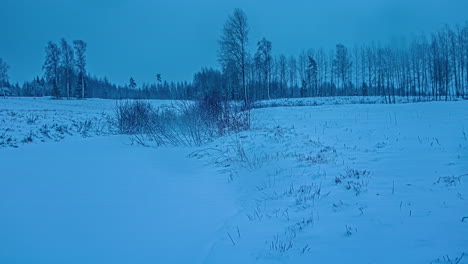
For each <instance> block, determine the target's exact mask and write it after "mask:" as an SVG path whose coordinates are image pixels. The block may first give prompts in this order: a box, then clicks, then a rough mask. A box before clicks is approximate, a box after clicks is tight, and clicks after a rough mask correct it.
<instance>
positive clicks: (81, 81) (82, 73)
mask: <svg viewBox="0 0 468 264" xmlns="http://www.w3.org/2000/svg"><path fill="white" fill-rule="evenodd" d="M73 47H74V49H75V55H76V68H77V71H78V86H77V87H78V89H77V91H76V95H77V97H81V98H82V99H83V98H85V77H86V55H85V53H86V43H85V42H84V41H82V40H75V41H73ZM158 80H159V81H160V80H161V75H160V74H159V75H158Z"/></svg>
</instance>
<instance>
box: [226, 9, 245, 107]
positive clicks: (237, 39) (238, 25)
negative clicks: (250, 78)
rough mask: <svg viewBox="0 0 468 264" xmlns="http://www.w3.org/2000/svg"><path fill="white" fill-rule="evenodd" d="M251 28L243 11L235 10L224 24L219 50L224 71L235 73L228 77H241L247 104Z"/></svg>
mask: <svg viewBox="0 0 468 264" xmlns="http://www.w3.org/2000/svg"><path fill="white" fill-rule="evenodd" d="M248 33H249V26H248V23H247V16H246V14H245V13H244V11H242V10H241V9H238V8H237V9H235V10H234V13H233V14H232V15H230V16H229V17H228V19H227V21H226V23H225V24H224V28H223V32H222V35H221V38H220V39H219V45H220V48H219V50H218V58H219V62H220V64H221V66H222V68H223V71H224V72H225V73H226V72H227V71H235V73H228V75H231V74H235V75H238V76H240V78H239V79H240V80H241V82H242V89H243V93H244V101H245V102H246V103H247V102H248V100H249V98H248V92H247V85H246V67H247V54H248V52H247V43H248Z"/></svg>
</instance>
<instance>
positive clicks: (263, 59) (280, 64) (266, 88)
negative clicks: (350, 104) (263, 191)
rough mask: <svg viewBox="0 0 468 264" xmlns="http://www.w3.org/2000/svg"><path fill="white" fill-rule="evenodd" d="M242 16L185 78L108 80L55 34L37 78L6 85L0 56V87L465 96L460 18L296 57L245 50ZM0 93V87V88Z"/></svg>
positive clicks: (466, 29) (465, 46)
mask: <svg viewBox="0 0 468 264" xmlns="http://www.w3.org/2000/svg"><path fill="white" fill-rule="evenodd" d="M249 41H250V40H249V24H248V19H247V16H246V14H245V13H244V12H243V11H242V10H241V9H235V10H234V12H233V13H232V14H231V15H230V16H229V17H228V18H227V20H226V22H225V24H224V27H223V30H222V32H221V34H220V37H219V39H218V45H219V48H218V54H217V55H218V62H219V68H216V69H215V68H203V69H201V70H200V71H199V72H197V73H195V74H194V77H193V80H191V81H186V82H168V81H166V80H164V79H163V77H164V75H161V74H159V73H155V82H154V83H151V84H145V83H143V84H138V80H135V79H134V78H132V77H129V82H128V84H127V85H123V86H122V85H116V84H113V83H112V82H111V81H109V80H108V79H106V78H98V77H95V76H93V75H92V74H91V73H88V72H87V71H86V48H87V45H86V43H85V42H84V41H82V40H75V41H73V42H72V43H71V44H70V43H68V42H67V40H65V39H62V40H61V41H60V43H59V44H56V43H53V42H49V43H48V44H47V46H46V48H45V59H44V64H43V76H38V77H36V78H35V79H34V80H31V81H28V82H25V83H24V84H22V85H20V84H12V83H10V82H9V78H8V70H9V67H8V65H7V63H6V62H5V61H3V60H2V59H1V58H0V87H6V88H8V92H9V93H10V94H11V95H13V96H53V97H54V98H68V99H70V98H109V99H124V98H130V99H199V98H203V97H205V96H207V95H209V94H212V93H216V94H219V95H220V96H222V97H223V98H225V99H228V100H243V101H246V102H251V101H256V100H264V99H273V98H285V97H320V96H355V95H359V96H385V97H386V98H387V102H389V103H392V102H394V101H395V97H396V96H413V97H418V98H422V97H428V96H429V97H431V98H432V99H433V100H449V99H453V98H461V97H463V98H464V97H466V96H467V95H468V22H467V23H465V25H464V26H460V25H456V26H449V25H446V26H444V27H443V28H442V29H440V30H439V31H437V32H435V33H432V34H430V35H426V34H422V33H421V34H419V35H417V36H414V37H413V38H412V39H410V40H409V41H403V40H402V41H397V42H392V43H389V44H386V45H381V44H376V43H369V44H367V45H362V46H354V47H352V48H349V47H346V46H345V45H342V44H337V45H336V46H335V47H334V48H330V49H328V50H326V49H323V48H320V49H309V50H307V51H303V52H301V53H300V54H299V55H298V56H287V55H283V54H279V55H274V54H273V47H274V45H273V43H272V42H271V41H269V40H267V39H265V38H262V39H260V40H258V41H257V40H255V41H256V43H257V45H256V50H249V48H248V47H249ZM4 90H5V89H4Z"/></svg>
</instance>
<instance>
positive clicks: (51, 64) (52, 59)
mask: <svg viewBox="0 0 468 264" xmlns="http://www.w3.org/2000/svg"><path fill="white" fill-rule="evenodd" d="M59 67H60V49H59V47H58V46H57V44H55V43H53V42H50V41H49V43H48V44H47V47H46V59H45V62H44V65H43V66H42V68H43V70H44V75H45V79H46V80H47V82H49V83H50V84H51V85H52V91H51V94H52V96H53V97H55V98H59V97H60V89H59V87H58V78H59Z"/></svg>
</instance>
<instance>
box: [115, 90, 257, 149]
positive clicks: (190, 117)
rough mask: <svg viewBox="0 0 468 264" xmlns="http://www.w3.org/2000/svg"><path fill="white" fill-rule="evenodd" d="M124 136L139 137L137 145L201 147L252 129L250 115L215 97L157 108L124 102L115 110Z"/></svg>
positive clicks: (245, 110)
mask: <svg viewBox="0 0 468 264" xmlns="http://www.w3.org/2000/svg"><path fill="white" fill-rule="evenodd" d="M115 114H116V124H117V127H118V130H119V133H121V134H130V135H134V136H136V135H138V137H139V139H140V140H138V141H142V140H143V141H149V142H154V143H155V144H156V145H157V146H161V145H202V144H204V143H206V142H208V141H210V140H212V139H213V138H214V137H217V136H223V135H225V134H227V133H230V132H239V131H242V130H246V129H249V128H250V122H251V120H250V111H249V109H245V108H242V107H239V106H238V105H236V104H235V103H232V102H228V101H222V100H221V99H220V98H219V97H217V96H216V95H211V96H207V97H205V98H204V99H203V100H200V101H197V102H188V101H182V102H178V103H175V104H174V105H172V107H165V108H161V107H160V108H154V107H153V106H152V105H151V104H150V103H148V102H144V101H124V102H121V103H119V104H117V106H116V110H115Z"/></svg>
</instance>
